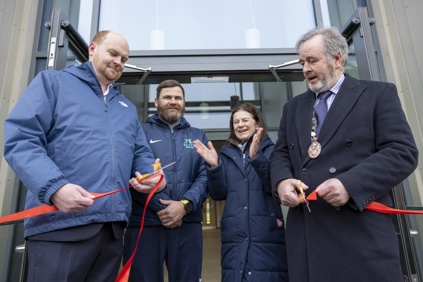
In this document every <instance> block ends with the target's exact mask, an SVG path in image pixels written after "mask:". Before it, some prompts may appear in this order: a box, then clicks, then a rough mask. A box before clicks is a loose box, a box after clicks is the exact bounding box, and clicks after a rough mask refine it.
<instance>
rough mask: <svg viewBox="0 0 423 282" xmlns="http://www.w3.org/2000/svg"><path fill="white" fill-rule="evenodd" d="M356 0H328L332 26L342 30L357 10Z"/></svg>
mask: <svg viewBox="0 0 423 282" xmlns="http://www.w3.org/2000/svg"><path fill="white" fill-rule="evenodd" d="M356 2H357V0H327V6H328V9H329V14H330V21H331V24H332V26H336V27H337V28H338V29H339V30H340V29H341V28H342V26H344V25H345V24H346V23H347V21H348V20H349V19H350V17H351V15H352V14H354V12H355V10H357V3H356Z"/></svg>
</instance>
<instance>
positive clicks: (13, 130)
mask: <svg viewBox="0 0 423 282" xmlns="http://www.w3.org/2000/svg"><path fill="white" fill-rule="evenodd" d="M106 97H107V99H106V101H104V96H103V91H102V89H101V86H100V83H99V81H98V79H97V77H96V76H95V72H94V69H93V67H92V64H91V62H87V63H84V64H82V65H79V66H69V67H67V68H66V69H64V70H61V71H42V72H40V73H39V74H38V75H37V76H36V77H35V78H34V79H33V81H32V82H31V84H30V85H29V86H28V88H27V89H26V90H25V92H24V93H23V94H22V96H21V97H20V99H19V101H18V102H17V104H16V106H15V107H14V109H13V110H12V111H11V113H10V114H9V116H8V118H7V119H6V121H5V123H4V127H5V134H4V137H5V138H4V139H5V140H4V155H5V159H6V160H7V162H8V163H9V165H10V167H11V168H12V169H13V171H14V172H15V173H16V175H17V176H18V177H19V178H20V180H21V181H22V182H23V183H24V184H25V186H26V187H27V188H28V194H27V198H26V203H25V208H26V209H28V208H32V207H35V206H38V205H40V204H51V202H50V197H51V196H52V194H53V193H55V192H56V191H57V190H58V189H59V188H61V187H62V186H64V185H65V184H67V183H73V184H77V185H80V186H81V187H82V188H84V189H86V190H87V191H89V192H97V193H102V192H109V191H112V190H116V189H119V188H122V187H128V186H129V182H128V181H129V179H130V178H131V177H132V176H134V172H135V171H137V170H138V171H140V172H141V173H147V172H152V170H153V167H152V166H151V164H153V163H154V157H153V154H152V152H151V150H150V147H149V146H148V143H147V142H146V138H145V135H144V132H143V130H142V127H141V125H140V123H139V121H138V114H137V110H136V108H135V106H134V105H133V104H132V103H131V102H130V101H129V100H128V99H126V98H125V97H123V96H122V95H121V94H120V93H119V90H118V87H117V85H116V84H113V86H112V87H110V90H109V94H108V95H107V96H106ZM130 203H131V199H130V193H129V191H128V190H126V191H123V192H120V193H116V194H113V195H110V196H107V197H103V198H100V199H98V200H95V202H94V204H93V205H92V206H91V207H89V208H87V209H86V210H84V211H81V212H77V213H68V214H65V213H62V212H60V211H57V212H54V213H49V214H46V215H41V216H37V217H32V218H29V219H26V220H25V225H24V226H25V233H24V235H25V237H28V236H31V235H36V234H40V233H45V232H48V231H53V230H58V229H63V228H68V227H74V226H79V225H86V224H89V223H94V222H109V221H126V222H127V221H128V218H129V215H130V211H131V205H130Z"/></svg>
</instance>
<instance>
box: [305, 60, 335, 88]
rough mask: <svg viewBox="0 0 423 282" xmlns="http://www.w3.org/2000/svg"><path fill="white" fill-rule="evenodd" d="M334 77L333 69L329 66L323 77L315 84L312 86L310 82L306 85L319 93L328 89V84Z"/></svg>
mask: <svg viewBox="0 0 423 282" xmlns="http://www.w3.org/2000/svg"><path fill="white" fill-rule="evenodd" d="M334 78H335V69H334V68H332V66H329V72H328V73H327V74H325V76H324V77H323V79H322V80H321V81H319V83H318V84H317V85H315V86H314V88H313V87H312V85H310V83H309V84H308V87H309V88H310V89H311V90H312V91H313V92H315V93H321V92H323V91H327V90H329V85H330V83H331V82H332V81H333V79H334Z"/></svg>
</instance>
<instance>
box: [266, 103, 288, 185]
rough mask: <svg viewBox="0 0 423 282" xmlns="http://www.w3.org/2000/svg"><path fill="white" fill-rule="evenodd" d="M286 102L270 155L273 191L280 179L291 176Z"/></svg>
mask: <svg viewBox="0 0 423 282" xmlns="http://www.w3.org/2000/svg"><path fill="white" fill-rule="evenodd" d="M288 103H289V102H288ZM288 103H286V104H285V106H284V109H283V113H282V118H281V121H280V123H279V130H278V140H277V141H276V145H275V147H274V150H273V152H272V154H271V156H270V176H271V187H272V190H273V192H274V191H275V189H276V187H277V185H278V183H279V182H280V181H282V180H284V179H288V178H292V177H293V173H292V163H291V158H290V154H289V148H288V141H287V137H286V129H287V126H286V123H287V120H288V118H287V116H288V107H287V104H288Z"/></svg>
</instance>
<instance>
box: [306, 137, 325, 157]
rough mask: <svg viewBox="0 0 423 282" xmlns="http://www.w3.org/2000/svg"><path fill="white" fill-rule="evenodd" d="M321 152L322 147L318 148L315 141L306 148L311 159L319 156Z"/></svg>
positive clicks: (317, 143) (318, 145) (318, 144)
mask: <svg viewBox="0 0 423 282" xmlns="http://www.w3.org/2000/svg"><path fill="white" fill-rule="evenodd" d="M321 151H322V146H320V143H319V142H317V141H316V140H313V141H312V142H311V144H310V147H308V156H309V157H310V158H312V159H315V158H317V157H318V156H319V155H320V152H321Z"/></svg>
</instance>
